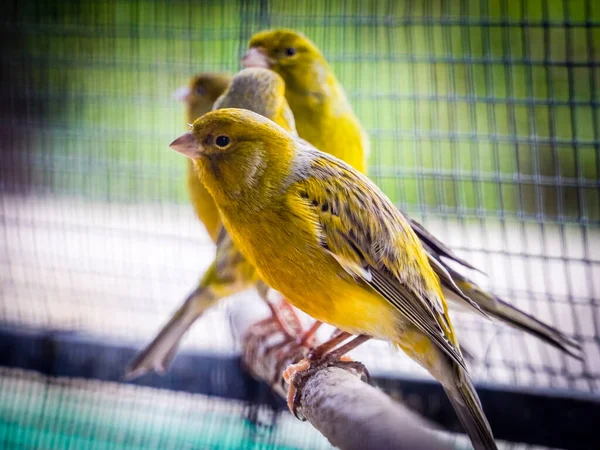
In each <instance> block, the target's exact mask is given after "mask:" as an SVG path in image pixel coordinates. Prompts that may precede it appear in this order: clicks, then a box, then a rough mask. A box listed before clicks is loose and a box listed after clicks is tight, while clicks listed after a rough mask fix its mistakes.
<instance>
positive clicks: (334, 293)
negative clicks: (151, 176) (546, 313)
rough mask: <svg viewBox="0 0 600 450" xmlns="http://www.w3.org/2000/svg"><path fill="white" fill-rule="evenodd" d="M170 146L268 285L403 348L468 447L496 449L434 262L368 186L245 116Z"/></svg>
mask: <svg viewBox="0 0 600 450" xmlns="http://www.w3.org/2000/svg"><path fill="white" fill-rule="evenodd" d="M171 147H172V148H173V149H174V150H177V151H179V152H181V153H183V154H185V155H186V156H188V157H189V158H191V159H193V160H194V163H195V164H196V168H197V170H198V174H199V176H200V178H201V179H202V180H203V181H204V183H205V185H206V187H207V189H208V190H209V192H210V193H211V194H212V196H213V198H214V199H215V203H216V204H217V206H218V208H219V211H220V212H221V217H222V218H223V223H224V225H225V227H226V229H227V230H228V231H229V233H230V235H231V237H232V239H233V241H234V242H235V244H236V245H237V247H238V248H239V249H240V250H241V251H242V253H243V254H244V255H245V256H246V257H247V258H248V260H249V261H251V262H252V264H253V265H254V266H255V267H256V269H257V271H258V272H259V274H260V276H261V278H262V279H263V280H264V281H265V282H266V283H267V284H268V285H269V286H271V287H273V288H274V289H277V290H278V291H280V292H281V293H282V294H284V295H285V296H286V298H287V299H288V300H289V301H290V302H291V303H292V304H293V305H294V306H296V307H298V308H300V309H301V310H303V311H304V312H306V313H307V314H309V315H311V316H312V317H314V318H316V319H317V320H320V321H323V322H326V323H329V324H331V325H333V326H336V327H338V328H339V329H341V330H343V331H344V332H345V333H350V334H354V335H357V336H358V337H357V338H355V340H356V342H357V343H361V342H364V341H365V340H366V339H367V338H368V337H374V338H377V339H383V340H386V341H390V342H392V343H394V344H395V345H397V346H399V347H400V348H402V349H403V350H404V352H405V353H407V354H408V355H409V356H410V357H411V358H413V359H414V360H415V361H416V362H418V363H419V364H421V365H422V366H423V367H425V368H426V369H427V370H428V371H429V372H430V373H431V375H433V376H434V377H435V378H436V379H437V380H438V381H440V382H441V384H442V385H443V387H444V389H445V390H446V392H447V394H448V396H449V398H450V400H451V401H452V404H453V406H454V408H455V410H456V412H457V414H458V416H459V418H460V420H461V423H462V424H463V426H464V428H465V430H466V431H467V433H468V434H469V436H470V438H471V440H472V442H473V444H474V446H475V447H476V448H478V449H495V448H496V444H495V442H494V438H493V435H492V431H491V429H490V426H489V424H488V421H487V419H486V417H485V414H484V412H483V409H482V407H481V403H480V402H479V398H478V396H477V393H476V392H475V389H474V388H473V385H472V384H471V381H470V379H469V375H468V373H467V370H466V367H465V363H464V360H463V357H462V354H461V351H460V348H459V344H458V341H457V339H456V336H455V334H454V330H453V328H452V324H451V321H450V317H449V315H448V311H447V307H446V302H445V299H444V295H443V294H442V290H441V286H440V283H439V280H438V277H437V275H436V273H435V272H434V270H433V268H432V266H431V265H430V263H429V260H430V258H429V257H428V255H427V253H426V252H425V250H424V249H423V247H422V245H421V243H420V241H419V239H418V237H417V236H416V235H415V233H414V232H413V231H412V229H411V226H410V224H409V222H408V221H407V220H406V219H405V218H404V217H403V215H402V214H401V213H400V212H399V210H398V209H397V208H396V207H395V206H394V205H393V203H392V202H391V201H390V200H389V199H388V198H387V197H386V196H385V194H383V192H382V191H381V190H380V189H379V188H378V187H377V186H376V185H375V184H374V183H373V182H371V181H370V180H369V179H368V178H367V177H366V176H364V175H363V174H361V173H360V172H359V171H357V170H355V169H353V168H352V167H351V166H350V165H348V164H346V163H345V162H343V161H341V160H339V159H337V158H335V157H333V156H331V155H328V154H326V153H323V152H321V151H319V150H317V149H316V148H314V147H312V146H311V145H310V144H308V143H306V142H305V141H301V140H298V139H294V138H293V137H292V136H290V135H289V133H287V132H286V131H285V130H284V129H283V128H281V127H279V126H278V125H276V124H275V123H273V122H272V121H269V120H268V119H265V118H264V117H262V116H260V115H258V114H255V113H252V112H250V111H246V110H241V109H222V110H219V111H213V112H211V113H208V114H206V115H204V116H203V117H201V118H200V119H198V120H196V122H194V126H193V128H192V130H191V131H190V132H188V133H186V134H184V135H183V136H181V137H180V138H179V139H177V140H175V141H174V142H173V143H172V144H171ZM330 355H335V357H339V353H337V354H336V353H335V351H334V352H332V353H330ZM326 356H327V355H325V356H321V358H325V357H326ZM324 360H325V359H320V361H324ZM318 362H319V360H317V361H315V360H313V363H315V364H318Z"/></svg>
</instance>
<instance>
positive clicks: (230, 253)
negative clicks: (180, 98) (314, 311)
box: [127, 69, 296, 378]
mask: <svg viewBox="0 0 600 450" xmlns="http://www.w3.org/2000/svg"><path fill="white" fill-rule="evenodd" d="M223 79H224V78H223V77H220V78H219V80H223ZM207 80H209V81H213V77H212V76H210V77H209V76H207V75H201V76H199V77H195V78H194V79H193V81H192V84H191V88H192V91H193V92H196V95H201V94H204V97H203V98H202V99H200V100H201V101H200V100H197V101H195V102H194V101H193V100H195V99H194V98H192V99H191V100H192V101H190V100H189V99H188V109H187V112H188V117H189V116H190V115H191V114H200V116H201V115H202V114H204V113H205V112H206V111H205V110H204V108H205V107H206V103H207V101H206V100H207V99H208V98H213V97H215V96H214V94H215V93H217V90H216V89H210V90H209V89H208V88H205V84H206V81H207ZM203 83H204V84H203ZM211 87H213V86H212V85H211ZM198 88H200V90H199V91H198ZM209 92H210V93H211V95H210V96H208V93H209ZM284 94H285V85H284V83H283V80H282V79H281V78H280V77H279V75H277V74H276V73H275V72H272V71H270V70H267V69H245V70H242V71H241V72H240V73H238V74H237V75H236V76H235V77H234V78H233V79H232V80H231V83H230V85H229V86H228V87H227V90H226V91H225V92H224V93H223V94H222V95H221V96H220V97H219V98H218V99H217V100H216V102H215V104H214V106H212V105H211V107H214V108H215V109H219V108H225V107H232V106H235V107H239V108H246V109H252V110H254V111H256V112H257V113H258V114H262V115H264V116H265V117H269V118H271V119H273V120H274V121H275V122H276V123H278V124H279V125H281V126H282V127H284V128H285V129H286V130H288V131H289V132H290V133H293V134H295V133H296V131H295V125H294V116H293V115H292V113H291V111H290V109H289V106H288V104H287V102H286V100H285V95H284ZM190 95H192V94H190ZM190 103H191V105H190ZM201 108H202V109H201ZM188 174H189V176H188V186H189V188H190V197H191V199H192V203H193V205H194V209H195V211H196V213H197V215H198V217H200V219H201V220H203V222H204V224H205V225H206V227H207V230H208V231H209V233H211V235H212V234H213V233H216V234H217V236H216V238H215V241H216V244H217V252H216V256H215V260H214V261H213V263H212V264H211V265H210V267H209V268H208V270H207V271H206V272H205V273H204V275H203V276H202V278H201V280H200V282H199V284H198V287H197V288H196V289H194V291H192V293H191V294H189V296H188V297H187V299H186V300H185V301H184V302H183V304H182V305H181V306H180V307H179V309H178V310H177V311H176V312H175V313H174V315H173V317H172V318H171V319H170V320H169V322H168V323H167V324H166V325H165V326H164V327H163V328H162V330H161V331H160V332H159V333H158V335H157V336H156V337H155V338H154V339H153V341H152V342H151V343H150V344H149V345H148V346H147V347H146V348H145V349H144V350H142V351H141V352H140V353H139V355H137V356H136V358H135V359H134V360H133V361H132V362H131V363H130V365H129V368H128V370H127V375H128V377H130V378H133V377H136V376H139V375H142V374H143V373H145V372H147V371H149V370H156V371H158V372H163V371H165V370H166V369H167V367H168V365H169V363H170V361H171V360H172V358H173V357H174V355H175V352H176V350H177V346H178V345H179V341H180V340H181V338H182V337H183V335H184V334H185V333H186V332H187V330H188V329H189V327H190V326H191V325H192V324H193V323H194V322H195V320H196V319H197V318H198V317H200V316H201V315H202V314H203V313H204V312H205V311H206V310H207V309H208V308H210V307H211V306H213V305H214V304H215V303H216V302H218V301H219V300H220V299H222V298H225V297H228V296H231V295H233V294H236V293H238V292H240V291H243V290H245V289H248V288H250V287H252V286H255V285H256V283H257V282H258V281H259V278H258V274H257V273H256V270H255V269H254V267H253V266H252V264H250V263H249V262H248V261H247V260H246V258H244V257H243V256H242V254H241V253H240V252H239V250H238V249H237V248H236V246H235V245H234V244H233V242H232V241H231V238H230V236H229V235H228V233H227V232H226V231H225V229H224V228H223V227H222V224H221V219H220V214H219V211H218V210H217V208H216V205H215V202H214V200H213V198H212V196H211V195H210V194H209V193H208V191H207V190H206V188H205V186H204V185H203V184H202V182H201V181H200V180H201V178H199V177H198V174H197V170H196V167H195V165H194V162H193V161H192V160H189V167H188ZM211 208H212V209H211ZM213 211H214V213H213ZM215 226H216V227H217V229H216V230H215V229H213V228H212V227H215ZM262 288H263V286H261V289H259V292H260V293H261V294H264V293H266V289H262Z"/></svg>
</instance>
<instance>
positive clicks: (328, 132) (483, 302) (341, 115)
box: [242, 29, 582, 359]
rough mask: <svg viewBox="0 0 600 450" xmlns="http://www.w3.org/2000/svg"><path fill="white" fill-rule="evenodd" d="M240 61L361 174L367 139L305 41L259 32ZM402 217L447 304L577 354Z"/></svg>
mask: <svg viewBox="0 0 600 450" xmlns="http://www.w3.org/2000/svg"><path fill="white" fill-rule="evenodd" d="M242 63H243V64H244V65H245V66H262V67H269V68H271V69H272V70H274V71H275V72H277V73H279V74H280V75H281V76H282V78H283V79H284V80H285V82H286V87H287V89H286V98H287V100H288V103H289V105H290V107H291V109H292V112H293V113H294V116H295V118H296V126H297V129H298V135H299V136H300V137H301V138H303V139H305V140H307V141H308V142H310V143H311V144H313V145H314V146H315V147H317V148H318V149H319V150H322V151H324V152H327V153H330V154H332V155H334V156H336V157H338V158H340V159H342V160H344V161H345V162H347V163H348V164H350V165H351V166H353V167H354V168H355V169H357V170H359V171H360V172H363V173H365V172H366V168H367V165H366V158H367V156H368V152H369V141H368V137H367V135H366V133H365V131H364V130H363V128H362V126H361V124H360V122H359V120H358V119H357V117H356V116H355V115H354V113H353V112H352V107H351V106H350V104H349V102H348V100H347V98H346V94H345V93H344V90H343V88H342V86H341V84H340V83H339V82H338V80H337V79H336V77H335V75H334V73H333V71H332V70H331V68H330V67H329V64H328V63H327V61H326V59H325V58H324V57H323V55H322V54H321V52H320V50H319V49H318V48H317V46H316V45H315V44H314V43H313V42H311V41H310V39H308V38H307V37H306V36H304V35H302V34H301V33H298V32H297V31H294V30H289V29H275V30H267V31H262V32H260V33H257V34H255V35H254V36H253V37H252V38H251V39H250V43H249V50H248V53H247V54H246V56H245V57H244V59H243V60H242ZM407 219H408V220H409V222H410V224H411V226H412V228H413V231H415V233H417V235H418V237H419V238H420V240H421V242H422V243H423V245H424V246H425V248H426V250H427V253H428V255H429V257H430V262H432V263H433V264H434V265H435V270H436V272H437V274H438V275H439V276H440V278H441V281H442V287H443V290H444V295H445V296H446V297H447V298H448V299H449V301H450V302H451V306H453V307H456V308H457V309H462V310H465V309H466V310H470V311H471V312H476V313H480V314H481V311H484V312H485V313H486V314H488V315H489V316H491V317H494V318H496V319H498V320H501V321H503V322H504V323H506V324H508V325H511V326H513V327H515V328H518V329H520V330H523V331H525V332H528V333H530V334H532V335H534V336H536V337H538V338H539V339H541V340H543V341H545V342H546V343H548V344H550V345H553V346H555V347H556V348H558V349H560V350H562V351H564V352H565V353H568V354H570V355H571V356H574V357H576V358H579V359H581V358H582V350H581V345H580V344H579V343H578V342H577V341H575V340H574V339H573V338H571V337H569V336H567V335H565V334H564V333H562V332H561V331H559V330H557V329H555V328H553V327H551V326H549V325H547V324H545V323H543V322H541V321H539V320H538V319H536V318H535V317H533V316H531V315H530V314H527V313H525V312H523V311H521V310H519V309H518V308H515V307H514V306H512V305H510V304H508V303H507V302H505V301H504V300H502V299H500V298H498V297H497V296H495V295H493V294H491V293H488V292H486V291H485V290H484V289H482V288H480V287H479V286H478V285H477V284H476V283H474V282H473V281H471V280H469V279H468V278H467V277H465V276H464V275H461V274H460V273H458V272H456V271H455V270H453V269H452V268H451V267H450V266H448V265H447V264H446V263H445V262H444V260H443V259H442V258H441V257H444V258H448V259H450V260H453V261H455V262H457V263H459V264H461V265H463V266H465V267H467V268H473V267H472V266H471V265H470V264H469V263H467V262H466V261H464V260H463V259H461V258H459V257H458V256H457V255H456V254H454V252H453V251H452V250H450V249H449V248H448V247H447V246H445V245H444V244H443V243H442V242H440V241H439V240H438V239H437V238H435V237H434V236H432V235H431V234H430V233H429V232H428V231H427V230H426V229H425V228H424V227H423V226H422V225H420V224H419V223H418V222H416V221H414V220H412V219H410V218H407ZM448 272H449V273H448ZM467 297H468V298H467Z"/></svg>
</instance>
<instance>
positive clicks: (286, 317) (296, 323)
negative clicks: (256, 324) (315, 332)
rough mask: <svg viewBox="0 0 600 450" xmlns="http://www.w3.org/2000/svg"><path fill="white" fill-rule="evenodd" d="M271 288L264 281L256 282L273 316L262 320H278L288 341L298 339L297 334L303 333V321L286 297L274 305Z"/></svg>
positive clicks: (259, 292)
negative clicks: (270, 292) (271, 298)
mask: <svg viewBox="0 0 600 450" xmlns="http://www.w3.org/2000/svg"><path fill="white" fill-rule="evenodd" d="M269 289H270V288H269V286H267V285H266V284H265V283H263V282H262V281H259V282H258V283H257V284H256V290H257V291H258V295H259V296H260V298H262V299H263V300H264V301H265V303H266V304H267V306H268V307H269V309H270V310H271V317H269V318H268V319H265V320H264V321H262V322H269V321H274V322H276V323H277V324H278V325H279V327H280V328H281V330H282V331H283V334H285V341H286V342H288V341H290V340H294V339H296V336H298V335H300V334H301V333H302V323H301V322H300V319H299V318H298V315H297V314H296V311H294V309H293V308H292V306H291V305H290V304H289V303H288V302H287V300H285V299H281V300H280V302H279V305H274V304H273V303H272V302H271V301H270V300H269V295H268V294H269ZM262 322H261V323H262Z"/></svg>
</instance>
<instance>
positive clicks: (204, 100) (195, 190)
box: [177, 73, 232, 242]
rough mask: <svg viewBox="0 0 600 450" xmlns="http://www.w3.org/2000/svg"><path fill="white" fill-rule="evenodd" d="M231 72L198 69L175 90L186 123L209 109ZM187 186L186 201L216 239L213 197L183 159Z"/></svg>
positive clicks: (217, 220) (216, 214)
mask: <svg viewBox="0 0 600 450" xmlns="http://www.w3.org/2000/svg"><path fill="white" fill-rule="evenodd" d="M231 78H232V76H231V75H229V74H227V73H201V74H199V75H196V76H194V77H193V78H192V79H191V80H190V83H189V86H186V87H183V88H180V89H178V90H177V97H178V98H179V100H181V101H183V102H184V103H185V116H186V123H188V124H192V123H194V120H196V119H197V118H198V117H200V116H202V115H204V114H206V113H207V112H209V111H211V110H212V108H213V104H214V103H215V101H216V100H217V99H218V98H219V97H220V96H221V95H222V94H223V92H225V89H227V86H229V83H230V82H231ZM187 187H188V194H189V196H190V201H191V203H192V206H193V207H194V212H195V213H196V215H197V216H198V219H200V221H201V222H202V223H203V224H204V226H205V227H206V231H207V232H208V234H209V236H210V237H211V239H212V240H213V242H216V241H217V237H218V235H219V230H220V229H221V217H220V216H219V211H218V210H217V206H216V205H215V202H214V200H213V199H212V197H211V196H210V194H209V193H208V191H207V190H206V188H205V187H204V185H203V184H202V181H200V180H199V179H198V177H197V176H196V174H195V173H194V164H193V163H192V162H191V161H188V162H187Z"/></svg>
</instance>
